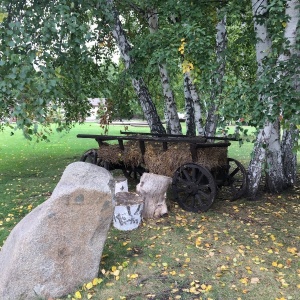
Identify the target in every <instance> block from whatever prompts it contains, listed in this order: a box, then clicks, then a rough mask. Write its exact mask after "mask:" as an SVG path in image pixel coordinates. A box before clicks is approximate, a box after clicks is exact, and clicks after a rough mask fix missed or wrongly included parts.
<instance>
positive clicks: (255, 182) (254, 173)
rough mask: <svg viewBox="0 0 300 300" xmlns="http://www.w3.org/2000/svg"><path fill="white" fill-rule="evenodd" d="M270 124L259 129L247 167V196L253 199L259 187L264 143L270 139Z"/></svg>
mask: <svg viewBox="0 0 300 300" xmlns="http://www.w3.org/2000/svg"><path fill="white" fill-rule="evenodd" d="M271 130H272V124H271V123H269V122H268V123H267V124H266V125H265V127H264V129H261V130H260V131H259V133H258V135H257V137H256V142H255V144H254V149H253V153H252V158H251V161H250V163H249V167H248V182H247V183H248V193H247V194H248V196H249V198H250V199H252V200H254V199H255V197H256V194H257V191H258V188H259V184H260V180H261V176H262V169H263V166H262V164H263V163H264V161H265V157H266V149H265V148H266V145H267V143H268V141H269V139H270V136H271Z"/></svg>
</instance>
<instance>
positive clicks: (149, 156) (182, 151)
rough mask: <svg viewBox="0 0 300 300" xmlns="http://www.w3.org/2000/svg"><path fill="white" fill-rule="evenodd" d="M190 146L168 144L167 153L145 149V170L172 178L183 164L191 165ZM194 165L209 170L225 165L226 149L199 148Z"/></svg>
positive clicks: (149, 148)
mask: <svg viewBox="0 0 300 300" xmlns="http://www.w3.org/2000/svg"><path fill="white" fill-rule="evenodd" d="M189 149H190V145H189V144H187V143H173V144H169V147H168V150H167V151H162V149H161V150H160V151H154V149H153V148H152V147H148V148H146V153H145V156H144V160H145V165H146V168H147V169H148V170H149V172H151V173H156V174H160V175H165V176H169V177H172V176H173V175H174V173H175V171H176V170H177V169H178V168H179V167H180V166H181V165H183V164H186V163H192V162H193V161H192V156H191V153H190V150H189ZM197 158H198V159H197V161H196V162H195V163H197V164H199V165H201V166H203V167H206V168H207V169H209V170H211V169H213V168H216V167H220V166H222V165H226V164H227V147H212V148H200V149H198V150H197Z"/></svg>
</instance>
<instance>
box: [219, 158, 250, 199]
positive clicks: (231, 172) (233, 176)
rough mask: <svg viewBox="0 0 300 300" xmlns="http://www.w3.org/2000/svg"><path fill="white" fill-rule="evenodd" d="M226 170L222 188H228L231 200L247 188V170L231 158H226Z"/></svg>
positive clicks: (242, 193) (239, 195)
mask: <svg viewBox="0 0 300 300" xmlns="http://www.w3.org/2000/svg"><path fill="white" fill-rule="evenodd" d="M227 163H228V171H227V174H226V177H225V182H224V183H223V186H224V189H227V190H228V193H229V194H230V197H231V201H234V200H237V199H238V198H240V197H242V196H243V195H244V194H245V192H246V190H247V172H246V170H245V168H244V166H243V165H242V164H241V163H240V162H239V161H237V160H235V159H233V158H228V160H227Z"/></svg>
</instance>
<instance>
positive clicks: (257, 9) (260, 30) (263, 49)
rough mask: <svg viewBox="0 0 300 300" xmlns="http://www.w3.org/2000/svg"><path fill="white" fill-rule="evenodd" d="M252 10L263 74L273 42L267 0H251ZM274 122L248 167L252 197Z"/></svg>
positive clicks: (262, 132) (262, 133)
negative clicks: (268, 20)
mask: <svg viewBox="0 0 300 300" xmlns="http://www.w3.org/2000/svg"><path fill="white" fill-rule="evenodd" d="M251 1H252V12H253V18H254V31H255V34H256V39H257V42H256V62H257V76H258V77H259V76H261V73H262V71H263V59H264V58H265V57H266V55H268V52H269V51H270V49H271V46H272V43H271V40H270V38H269V35H268V30H267V26H266V23H265V22H263V20H262V18H264V16H265V15H266V13H267V4H268V3H267V0H251ZM258 101H265V102H266V104H267V99H265V97H264V95H259V97H258ZM271 130H272V124H271V123H270V122H268V121H267V122H266V124H265V126H264V128H263V129H261V130H260V131H259V133H258V135H257V138H256V142H255V144H254V149H253V155H252V159H251V161H250V164H249V167H248V195H249V197H250V198H251V199H254V198H255V197H256V194H257V191H258V188H259V184H260V179H261V176H262V170H263V164H264V162H265V158H266V150H265V147H267V145H268V143H269V140H270V137H271Z"/></svg>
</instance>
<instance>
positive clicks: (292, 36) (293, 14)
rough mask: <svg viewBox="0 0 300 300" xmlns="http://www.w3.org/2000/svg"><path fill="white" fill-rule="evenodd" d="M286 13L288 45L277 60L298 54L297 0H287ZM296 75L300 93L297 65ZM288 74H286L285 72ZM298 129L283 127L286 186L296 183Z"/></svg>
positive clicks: (282, 146) (298, 13) (292, 126)
mask: <svg viewBox="0 0 300 300" xmlns="http://www.w3.org/2000/svg"><path fill="white" fill-rule="evenodd" d="M285 13H286V15H288V16H289V20H288V22H287V25H286V27H285V32H284V37H285V39H286V40H287V42H288V46H287V47H286V48H288V49H286V50H288V51H285V52H284V53H283V54H281V55H280V56H279V59H278V60H279V61H288V60H289V59H290V56H291V55H295V54H296V55H298V56H300V53H299V50H297V49H296V47H295V46H296V36H297V26H298V24H299V15H300V10H299V0H288V1H287V7H286V12H285ZM295 74H296V76H295V77H294V78H292V80H293V87H294V89H295V90H296V91H298V94H300V79H299V76H300V70H299V66H298V72H297V71H296V72H295ZM286 76H288V74H286ZM298 135H299V131H298V130H297V127H296V126H295V125H293V124H290V128H289V129H285V130H284V131H283V135H282V141H281V150H282V161H283V174H284V181H285V184H286V186H287V187H290V186H293V185H294V184H295V183H296V174H297V155H296V153H295V152H294V151H293V149H294V148H295V146H296V145H297V144H298Z"/></svg>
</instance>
